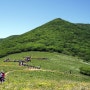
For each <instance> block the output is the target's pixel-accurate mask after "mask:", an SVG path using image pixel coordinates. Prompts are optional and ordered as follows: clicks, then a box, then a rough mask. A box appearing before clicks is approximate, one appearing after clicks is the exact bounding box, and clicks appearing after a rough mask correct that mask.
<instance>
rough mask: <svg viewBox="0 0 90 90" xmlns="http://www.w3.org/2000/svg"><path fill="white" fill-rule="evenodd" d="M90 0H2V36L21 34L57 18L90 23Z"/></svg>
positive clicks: (0, 14) (0, 13)
mask: <svg viewBox="0 0 90 90" xmlns="http://www.w3.org/2000/svg"><path fill="white" fill-rule="evenodd" d="M89 10H90V0H0V38H6V37H8V36H11V35H20V34H23V33H26V32H28V31H30V30H32V29H34V28H36V27H39V26H41V25H43V24H45V23H47V22H49V21H51V20H53V19H55V18H62V19H64V20H66V21H69V22H72V23H88V24H90V11H89Z"/></svg>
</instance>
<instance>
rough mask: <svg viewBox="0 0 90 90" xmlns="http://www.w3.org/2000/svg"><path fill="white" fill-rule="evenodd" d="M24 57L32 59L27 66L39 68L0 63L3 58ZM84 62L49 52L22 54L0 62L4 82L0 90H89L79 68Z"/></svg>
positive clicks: (10, 56) (87, 82) (84, 76)
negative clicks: (39, 67) (32, 67)
mask: <svg viewBox="0 0 90 90" xmlns="http://www.w3.org/2000/svg"><path fill="white" fill-rule="evenodd" d="M25 56H31V57H32V58H42V57H43V58H48V59H47V60H38V59H32V61H31V62H28V63H27V64H28V65H34V66H41V69H39V70H31V69H29V68H28V67H26V66H19V65H18V63H17V62H3V61H4V60H5V59H6V58H10V59H11V60H21V59H23V57H25ZM87 65H88V64H87V63H84V62H82V60H80V59H78V58H77V57H72V56H67V55H63V54H59V53H49V52H23V53H17V54H12V55H9V56H6V57H4V58H1V59H0V70H3V71H5V73H7V75H6V81H5V82H4V83H3V84H0V90H89V89H90V77H89V76H86V75H82V74H80V71H79V68H80V67H81V66H87Z"/></svg>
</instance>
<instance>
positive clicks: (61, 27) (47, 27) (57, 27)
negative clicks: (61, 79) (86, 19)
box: [0, 18, 90, 61]
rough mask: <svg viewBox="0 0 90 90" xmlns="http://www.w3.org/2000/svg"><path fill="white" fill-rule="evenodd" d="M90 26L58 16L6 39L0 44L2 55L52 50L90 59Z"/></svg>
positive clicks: (0, 53) (0, 55)
mask: <svg viewBox="0 0 90 90" xmlns="http://www.w3.org/2000/svg"><path fill="white" fill-rule="evenodd" d="M89 27H90V26H89V24H88V25H85V24H84V25H83V24H74V23H70V22H68V21H65V20H63V19H61V18H56V19H54V20H51V21H49V22H47V23H45V24H43V25H41V26H39V27H37V28H35V29H33V30H31V31H28V32H26V33H24V34H21V35H19V36H15V37H14V38H7V39H4V40H3V41H2V42H1V44H0V49H1V52H0V57H2V56H5V55H8V54H12V53H17V52H23V51H52V52H59V53H64V54H67V55H73V56H79V57H81V58H83V59H85V60H86V61H89V60H90V58H89V54H90V51H89V50H90V48H89V45H90V28H89ZM3 49H4V50H5V51H3ZM2 52H3V53H2ZM84 56H85V57H84Z"/></svg>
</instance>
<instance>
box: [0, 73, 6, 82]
mask: <svg viewBox="0 0 90 90" xmlns="http://www.w3.org/2000/svg"><path fill="white" fill-rule="evenodd" d="M4 81H5V73H4V72H0V82H1V83H2V82H4Z"/></svg>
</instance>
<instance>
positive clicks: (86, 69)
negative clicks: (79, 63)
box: [80, 66, 90, 76]
mask: <svg viewBox="0 0 90 90" xmlns="http://www.w3.org/2000/svg"><path fill="white" fill-rule="evenodd" d="M80 73H81V74H84V75H88V76H90V66H84V67H80Z"/></svg>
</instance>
